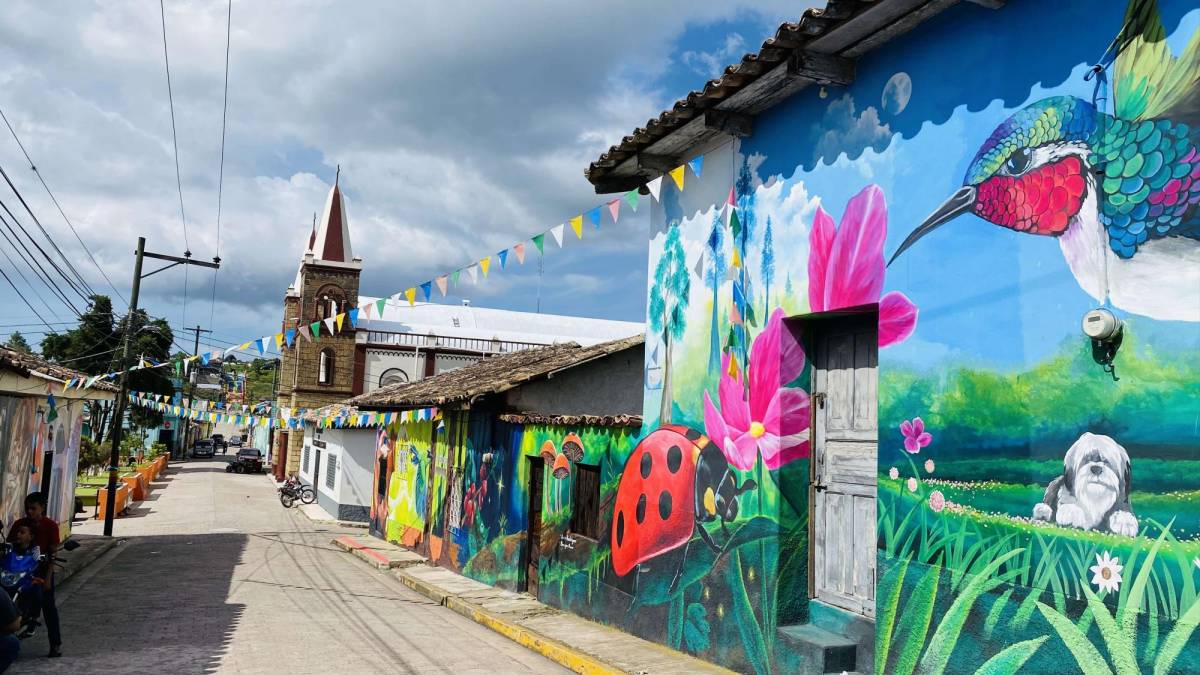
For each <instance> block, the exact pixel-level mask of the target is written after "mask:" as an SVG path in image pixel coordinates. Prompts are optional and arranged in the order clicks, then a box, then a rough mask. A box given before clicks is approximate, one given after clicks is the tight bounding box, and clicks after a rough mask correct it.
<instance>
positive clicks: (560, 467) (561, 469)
mask: <svg viewBox="0 0 1200 675" xmlns="http://www.w3.org/2000/svg"><path fill="white" fill-rule="evenodd" d="M570 475H571V463H570V462H568V461H567V456H566V455H564V454H562V453H561V452H560V453H558V456H557V457H555V458H554V477H555V478H558V479H563V478H566V477H567V476H570Z"/></svg>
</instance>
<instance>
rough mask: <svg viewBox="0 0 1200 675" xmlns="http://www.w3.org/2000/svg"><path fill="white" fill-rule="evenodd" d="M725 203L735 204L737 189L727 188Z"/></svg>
mask: <svg viewBox="0 0 1200 675" xmlns="http://www.w3.org/2000/svg"><path fill="white" fill-rule="evenodd" d="M725 203H726V204H729V205H730V206H733V205H735V204H737V190H736V189H735V188H729V200H728V201H726V202H725Z"/></svg>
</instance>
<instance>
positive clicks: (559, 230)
mask: <svg viewBox="0 0 1200 675" xmlns="http://www.w3.org/2000/svg"><path fill="white" fill-rule="evenodd" d="M550 234H552V235H554V241H555V242H557V243H558V247H559V248H562V238H563V226H562V224H559V225H558V227H555V228H552V229H551V230H550ZM579 236H581V237H582V236H583V234H582V233H580V235H579Z"/></svg>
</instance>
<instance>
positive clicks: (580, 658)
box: [446, 598, 625, 675]
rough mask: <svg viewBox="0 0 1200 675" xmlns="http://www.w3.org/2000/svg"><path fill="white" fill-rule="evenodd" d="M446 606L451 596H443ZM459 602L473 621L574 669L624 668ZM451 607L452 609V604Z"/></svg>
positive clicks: (605, 673) (601, 674)
mask: <svg viewBox="0 0 1200 675" xmlns="http://www.w3.org/2000/svg"><path fill="white" fill-rule="evenodd" d="M446 600H447V602H448V604H447V607H449V606H450V605H449V601H450V600H451V598H446ZM460 603H461V604H462V605H463V608H464V609H468V608H469V609H471V610H472V611H471V613H470V614H467V613H466V612H461V611H460V612H458V613H459V614H463V615H466V616H469V618H471V619H472V620H473V621H475V623H477V624H480V625H482V626H486V627H488V628H490V629H492V630H493V631H495V632H497V633H499V634H501V635H503V636H504V637H506V638H508V639H510V640H512V641H513V642H516V643H517V644H519V645H521V646H522V647H525V648H526V649H529V650H531V651H535V652H537V653H538V654H541V655H542V656H544V657H546V658H548V659H550V660H551V661H553V662H555V663H557V664H559V665H561V666H563V667H565V668H569V669H570V670H573V671H574V672H576V673H585V674H587V675H610V674H611V675H623V674H624V673H625V671H623V670H617V669H616V668H613V667H611V666H609V665H607V664H605V663H603V662H601V661H598V660H596V659H594V658H592V657H590V656H588V655H587V654H584V653H583V652H579V651H576V650H574V649H571V648H570V647H568V646H566V645H564V644H562V643H559V642H556V641H554V640H549V639H547V638H544V637H542V636H541V634H539V633H535V632H533V631H530V630H526V629H525V628H522V627H521V626H518V625H517V624H514V623H511V622H508V621H505V620H504V619H500V618H497V617H495V616H493V615H491V614H488V613H487V612H485V611H483V610H480V609H474V608H473V607H470V605H469V604H468V603H465V602H462V601H459V602H458V603H454V604H460ZM451 609H454V608H453V607H451Z"/></svg>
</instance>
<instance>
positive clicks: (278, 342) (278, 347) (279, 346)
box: [275, 333, 283, 352]
mask: <svg viewBox="0 0 1200 675" xmlns="http://www.w3.org/2000/svg"><path fill="white" fill-rule="evenodd" d="M275 351H277V352H282V351H283V333H276V334H275Z"/></svg>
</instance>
